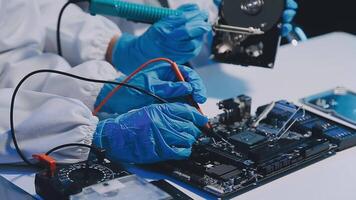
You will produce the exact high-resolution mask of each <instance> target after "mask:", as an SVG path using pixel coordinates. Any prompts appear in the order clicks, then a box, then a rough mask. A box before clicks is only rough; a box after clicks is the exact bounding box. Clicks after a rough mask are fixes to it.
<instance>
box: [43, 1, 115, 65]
mask: <svg viewBox="0 0 356 200" xmlns="http://www.w3.org/2000/svg"><path fill="white" fill-rule="evenodd" d="M36 1H37V2H38V3H39V8H40V9H39V12H40V14H41V19H42V20H43V24H44V26H45V30H46V31H45V32H46V41H45V51H46V52H53V53H57V43H56V30H57V20H58V15H59V11H60V9H61V8H62V6H63V5H64V4H65V3H66V2H67V1H66V0H36ZM60 35H61V46H62V53H63V57H64V58H65V59H66V60H68V62H69V63H70V64H71V65H78V64H80V63H82V62H84V61H88V60H105V56H106V54H107V50H108V47H109V42H110V40H111V39H112V38H113V37H114V36H117V35H121V31H120V29H119V28H118V27H117V25H116V24H114V23H113V22H111V21H110V20H109V19H107V18H105V17H103V16H100V15H95V16H92V15H90V14H88V13H86V12H84V11H83V10H82V9H81V8H80V7H78V6H77V5H75V4H71V5H69V6H68V7H67V8H66V9H65V11H64V13H63V16H62V22H61V32H60Z"/></svg>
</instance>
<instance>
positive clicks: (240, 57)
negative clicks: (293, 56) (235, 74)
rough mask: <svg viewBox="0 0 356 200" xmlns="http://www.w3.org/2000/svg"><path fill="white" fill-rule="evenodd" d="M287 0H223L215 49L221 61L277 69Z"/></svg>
mask: <svg viewBox="0 0 356 200" xmlns="http://www.w3.org/2000/svg"><path fill="white" fill-rule="evenodd" d="M284 7H285V1H284V0H223V1H222V3H221V6H220V9H219V19H218V21H217V22H216V23H215V24H214V26H213V29H214V34H215V35H214V41H213V45H212V52H213V55H214V58H215V59H216V60H217V61H219V62H225V63H232V64H237V65H244V66H249V65H252V66H261V67H267V68H273V66H274V60H275V57H276V53H277V49H278V46H279V43H280V38H281V37H280V33H281V17H282V14H283V10H284Z"/></svg>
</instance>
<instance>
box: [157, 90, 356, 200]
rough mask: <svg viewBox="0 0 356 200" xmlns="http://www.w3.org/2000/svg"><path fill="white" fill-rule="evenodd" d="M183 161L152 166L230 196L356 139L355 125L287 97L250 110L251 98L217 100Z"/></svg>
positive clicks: (304, 164)
mask: <svg viewBox="0 0 356 200" xmlns="http://www.w3.org/2000/svg"><path fill="white" fill-rule="evenodd" d="M218 107H219V109H221V110H222V113H221V114H220V115H218V116H216V117H215V118H213V119H211V120H210V125H211V127H212V128H211V130H209V131H205V133H204V135H203V136H202V137H200V138H199V139H198V141H197V142H196V144H195V145H194V147H193V151H192V155H191V157H190V158H189V159H187V160H183V161H169V162H165V163H160V164H158V165H155V166H154V167H153V168H156V169H158V170H159V171H161V172H162V171H163V172H165V173H167V174H169V175H171V176H174V177H175V178H177V179H179V180H181V181H183V182H186V183H188V184H189V185H193V186H195V187H198V188H200V189H202V190H204V191H206V192H208V193H210V194H213V195H215V196H217V197H219V198H231V197H234V196H236V195H239V194H241V193H243V192H246V191H248V190H251V189H253V188H255V187H258V186H260V185H263V184H265V183H268V182H270V181H272V180H274V179H276V178H279V177H281V176H284V175H286V174H288V173H291V172H293V171H295V170H298V169H300V168H303V167H305V166H307V165H310V164H312V163H314V162H317V161H319V160H321V159H325V158H327V157H329V156H332V155H334V154H335V153H337V152H338V151H340V150H343V149H345V148H348V147H352V146H354V145H356V130H353V129H351V128H349V127H346V126H343V125H341V124H338V123H336V122H333V121H331V120H328V119H326V118H323V117H320V116H318V115H316V114H313V113H311V112H309V111H306V110H305V109H304V108H303V107H299V106H296V105H294V104H293V103H290V102H287V101H277V102H272V103H271V104H269V105H265V106H261V107H259V108H258V109H257V111H256V115H251V98H250V97H248V96H244V95H241V96H238V97H236V98H232V99H227V100H224V101H221V102H219V103H218Z"/></svg>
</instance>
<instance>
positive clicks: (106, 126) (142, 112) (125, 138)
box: [93, 103, 208, 163]
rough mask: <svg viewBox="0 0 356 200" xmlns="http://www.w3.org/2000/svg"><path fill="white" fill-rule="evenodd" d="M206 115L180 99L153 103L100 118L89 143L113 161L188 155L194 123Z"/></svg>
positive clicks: (201, 122)
mask: <svg viewBox="0 0 356 200" xmlns="http://www.w3.org/2000/svg"><path fill="white" fill-rule="evenodd" d="M207 122H208V119H207V118H206V117H205V116H203V115H201V114H200V113H199V112H198V111H197V110H196V109H195V108H193V107H190V106H188V105H186V104H181V103H170V104H155V105H150V106H147V107H144V108H141V109H139V110H134V111H131V112H129V113H126V114H123V115H120V116H119V117H117V118H115V119H107V120H104V121H100V122H99V124H98V126H97V129H96V133H95V135H94V140H93V143H94V144H95V145H96V146H98V147H101V148H105V149H106V151H107V155H108V157H109V158H110V159H111V160H113V161H116V162H122V161H123V162H132V163H153V162H159V161H164V160H173V159H174V160H178V159H184V158H187V157H189V155H190V154H191V148H192V145H193V143H194V142H195V140H196V138H197V137H198V136H199V135H200V134H201V131H200V130H199V128H198V127H197V126H203V125H205V124H206V123H207Z"/></svg>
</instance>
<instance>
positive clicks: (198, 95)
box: [179, 65, 207, 104]
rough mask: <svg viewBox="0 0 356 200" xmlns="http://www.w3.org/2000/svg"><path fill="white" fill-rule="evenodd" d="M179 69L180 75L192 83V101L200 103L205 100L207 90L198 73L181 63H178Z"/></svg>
mask: <svg viewBox="0 0 356 200" xmlns="http://www.w3.org/2000/svg"><path fill="white" fill-rule="evenodd" d="M179 69H180V71H181V72H182V75H183V77H184V78H185V79H186V81H187V82H189V83H190V84H191V85H192V88H193V91H192V95H193V99H194V101H196V102H197V103H200V104H202V103H205V102H206V100H207V98H206V96H207V91H206V87H205V85H204V83H203V80H202V79H201V77H200V76H199V74H198V73H197V72H196V71H194V70H192V69H191V68H189V67H186V66H183V65H180V66H179Z"/></svg>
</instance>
